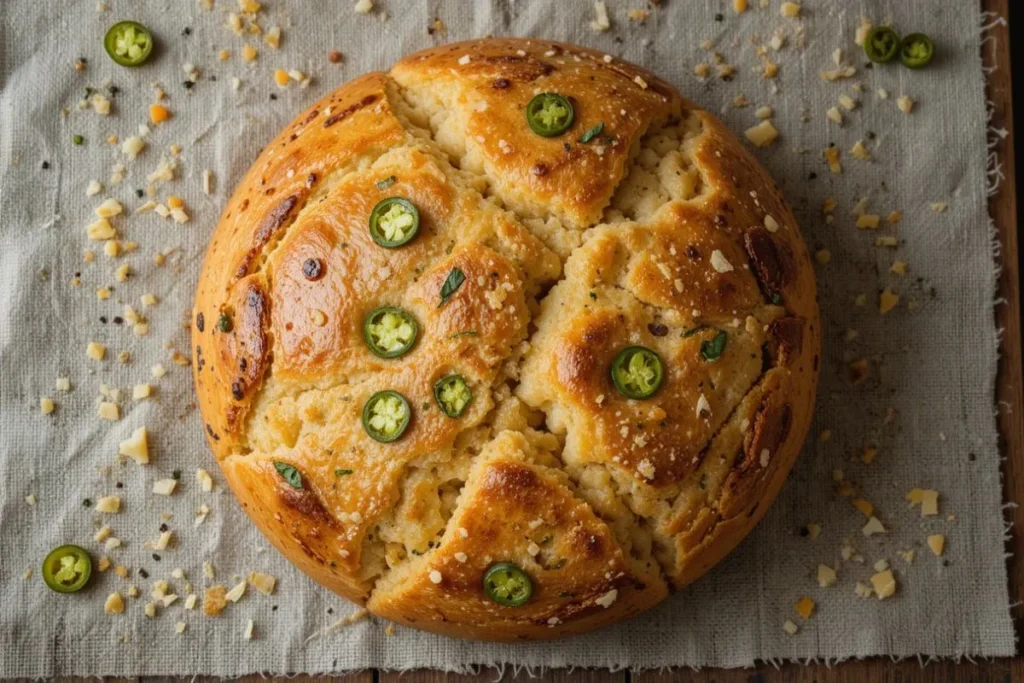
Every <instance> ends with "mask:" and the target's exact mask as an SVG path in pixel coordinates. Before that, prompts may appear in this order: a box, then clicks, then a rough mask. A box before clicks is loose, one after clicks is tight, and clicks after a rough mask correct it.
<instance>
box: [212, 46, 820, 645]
mask: <svg viewBox="0 0 1024 683" xmlns="http://www.w3.org/2000/svg"><path fill="white" fill-rule="evenodd" d="M541 92H558V93H561V94H563V95H566V96H568V97H570V98H571V100H572V102H573V106H574V109H575V113H576V121H575V123H574V125H573V126H572V128H571V129H570V130H569V131H568V132H566V133H565V134H564V135H562V136H560V137H554V138H544V137H540V136H538V135H536V134H534V133H533V132H532V131H531V130H530V128H529V127H528V126H527V125H526V121H525V118H524V110H525V107H526V104H527V103H528V102H529V101H530V99H531V98H532V97H533V96H534V95H536V94H538V93H541ZM599 123H603V131H602V134H601V135H600V136H597V137H595V138H594V139H593V140H591V141H589V142H587V143H582V142H580V137H581V136H582V134H583V133H584V132H585V131H587V130H590V129H591V128H593V127H594V126H596V125H597V124H599ZM391 196H402V197H406V198H408V199H409V200H411V201H412V202H413V203H414V204H415V205H416V207H417V208H418V210H419V214H420V228H419V232H418V234H417V236H416V238H415V239H414V240H413V241H411V242H410V243H409V244H408V245H406V246H404V247H402V248H399V249H385V248H382V247H380V246H379V245H377V244H375V243H374V242H373V240H372V239H371V238H370V235H369V232H368V229H367V217H368V215H369V213H370V211H371V209H372V208H373V207H374V205H375V204H376V203H377V202H379V201H380V200H382V199H384V198H386V197H391ZM310 261H314V262H315V263H316V264H317V268H316V269H315V270H316V273H315V277H310V275H309V272H308V269H307V268H305V267H304V266H305V265H306V264H308V263H309V262H310ZM455 268H458V269H459V270H461V271H462V272H463V273H464V274H465V280H464V283H463V284H462V286H461V287H459V288H458V289H457V290H456V291H455V292H454V293H453V294H452V295H451V297H450V298H449V299H446V300H445V301H444V303H443V305H441V304H440V298H439V296H440V294H439V293H440V291H441V289H442V287H443V284H444V282H445V280H446V278H447V276H448V275H449V273H451V272H452V271H453V269H455ZM385 305H387V306H399V307H401V308H403V309H405V310H406V311H408V312H410V313H411V314H412V315H413V317H414V318H415V320H416V321H417V323H418V326H419V335H418V337H417V340H416V342H415V345H414V346H413V347H412V349H411V351H410V352H408V353H407V354H405V355H403V356H401V357H399V358H391V359H388V358H380V357H378V356H376V355H374V354H373V353H371V351H370V350H369V349H368V348H367V346H366V344H365V343H364V340H363V336H362V324H363V319H364V317H365V315H366V314H367V313H368V312H369V311H371V310H373V309H375V308H377V307H379V306H385ZM223 318H226V319H227V320H229V321H230V322H229V324H228V325H227V326H226V329H225V327H222V325H221V324H220V321H221V320H222V319H223ZM819 328H820V323H819V318H818V309H817V303H816V298H815V285H814V279H813V271H812V269H811V265H810V262H809V259H808V255H807V250H806V248H805V246H804V244H803V241H802V239H801V237H800V233H799V229H798V227H797V225H796V221H795V219H794V217H793V214H792V212H791V211H790V209H789V208H788V206H787V205H786V204H785V202H784V200H783V199H782V197H781V195H780V193H779V191H778V189H777V187H776V186H775V185H774V183H773V182H772V181H771V179H770V178H769V177H768V175H767V174H766V173H765V171H764V170H763V169H762V168H761V167H760V166H759V165H758V164H757V163H756V162H755V161H754V159H753V158H752V157H751V156H750V154H749V153H748V152H747V151H746V150H744V149H743V147H742V146H741V144H740V143H739V142H738V141H737V140H736V138H735V137H734V136H733V135H732V134H731V133H730V132H729V131H728V130H727V129H726V128H725V127H724V126H723V125H722V124H721V123H720V122H719V121H718V120H717V119H716V118H714V117H713V116H711V115H709V114H707V113H706V112H703V111H701V110H700V109H698V108H697V107H696V106H695V105H693V104H692V103H690V102H688V101H686V100H684V99H683V98H682V97H681V96H680V95H679V94H678V93H677V92H676V91H675V89H673V88H672V87H671V86H670V85H668V84H667V83H665V82H664V81H661V80H660V79H658V78H657V77H656V76H654V75H653V74H651V73H649V72H647V71H646V70H644V69H641V68H639V67H636V66H633V65H630V64H626V63H623V62H620V61H618V60H615V59H612V60H611V61H608V60H607V59H606V57H605V56H604V55H602V54H600V53H596V52H593V51H590V50H586V49H583V48H579V47H575V46H572V45H567V44H560V43H552V42H550V41H537V40H521V39H483V40H478V41H471V42H467V43H456V44H452V45H446V46H441V47H438V48H434V49H431V50H427V51H424V52H421V53H417V54H414V55H411V56H409V57H406V58H405V59H403V60H402V61H400V62H399V63H398V64H396V65H395V66H394V67H393V68H392V70H391V71H390V72H389V73H387V74H384V73H371V74H367V75H365V76H363V77H361V78H358V79H356V80H354V81H352V82H350V83H348V84H346V85H344V86H342V87H340V88H338V89H337V90H335V91H334V92H333V93H331V94H329V95H328V96H326V97H325V98H323V99H322V100H320V101H319V102H317V103H315V104H314V105H312V106H311V107H310V108H309V109H308V110H307V111H305V112H303V113H302V114H301V115H300V116H298V117H297V118H296V119H295V121H294V122H293V123H292V124H290V125H289V126H288V127H287V128H285V130H284V131H282V133H281V134H280V135H279V136H278V137H277V138H276V139H275V140H274V141H273V142H271V143H270V144H269V145H268V146H267V147H266V148H265V149H264V150H263V152H262V153H261V154H260V156H259V158H258V159H257V160H256V162H255V163H254V165H253V166H252V168H251V169H250V171H249V172H248V174H247V175H246V176H245V178H244V179H243V180H242V182H241V183H240V185H239V186H238V188H237V190H236V192H235V194H234V196H233V197H232V198H231V200H230V201H229V203H228V205H227V207H226V208H225V210H224V213H223V215H222V217H221V221H220V224H219V226H218V228H217V230H216V231H215V233H214V235H213V237H212V239H211V242H210V246H209V249H208V252H207V255H206V259H205V261H204V265H203V270H202V275H201V278H200V281H199V286H198V291H197V294H196V299H195V307H194V310H193V316H192V336H193V373H194V377H195V382H196V387H197V392H198V396H199V403H200V408H201V411H202V414H203V419H204V423H205V429H206V433H207V437H208V441H209V443H210V447H211V449H212V450H213V453H214V455H215V457H216V458H217V460H218V462H219V463H220V465H221V468H222V470H223V472H224V475H225V478H226V480H227V482H228V484H229V485H230V486H231V488H232V490H233V491H234V492H235V494H236V497H237V498H238V500H239V502H240V503H241V505H242V506H243V508H244V509H245V510H246V511H247V513H248V514H249V515H250V516H251V517H252V519H253V520H254V521H255V522H256V524H257V525H258V526H259V527H260V529H261V530H262V531H263V533H264V534H265V535H266V536H267V537H268V538H269V539H270V541H271V542H272V543H273V544H274V545H275V546H276V547H277V548H278V549H279V550H280V551H281V552H282V553H284V554H285V555H286V556H287V557H288V558H289V559H290V560H291V561H292V562H293V563H295V564H296V565H297V566H299V567H300V568H301V569H302V570H303V571H305V572H306V573H307V574H309V575H310V576H311V577H312V578H314V579H315V580H316V581H318V582H319V583H321V584H322V585H324V586H326V587H327V588H330V589H331V590H333V591H335V592H337V593H339V594H341V595H343V596H345V597H347V598H349V599H350V600H353V601H354V602H357V603H359V604H362V605H365V606H367V607H368V608H369V609H370V610H371V611H372V612H373V613H375V614H378V615H380V616H382V617H385V618H388V619H391V620H393V621H396V622H399V623H402V624H406V625H409V626H412V627H415V628H420V629H425V630H430V631H435V632H439V633H444V634H448V635H453V636H459V637H467V638H478V639H488V640H519V639H539V638H552V637H558V636H563V635H568V634H572V633H578V632H582V631H586V630H589V629H592V628H596V627H598V626H601V625H605V624H609V623H613V622H615V621H618V620H620V619H623V618H625V617H627V616H630V615H633V614H636V613H638V612H640V611H642V610H644V609H646V608H648V607H650V606H651V605H654V604H656V603H657V602H659V601H660V600H662V599H663V598H664V597H665V595H667V594H668V592H669V591H670V590H671V589H673V588H678V587H681V586H683V585H685V584H687V583H689V582H690V581H693V580H694V579H696V578H697V577H699V576H700V575H701V574H703V573H704V572H706V571H707V570H708V569H709V568H710V567H711V566H713V565H714V564H715V563H716V562H717V561H719V560H720V559H721V558H722V557H724V556H725V555H726V554H728V552H729V551H731V550H732V549H733V548H734V547H735V546H736V545H737V544H738V543H739V541H740V540H742V538H743V537H744V536H745V535H746V534H747V533H748V532H749V531H750V529H751V528H752V527H753V526H754V525H755V524H756V522H757V521H758V520H759V519H760V517H761V516H762V515H763V514H764V512H765V511H766V510H767V508H768V506H769V505H770V503H771V501H772V500H773V499H774V497H775V495H776V494H777V493H778V490H779V489H780V488H781V486H782V483H783V481H784V479H785V476H786V474H787V473H788V471H789V469H790V467H791V465H792V463H793V461H794V460H795V458H796V456H797V454H798V452H799V449H800V446H801V444H802V442H803V439H804V437H805V435H806V432H807V429H808V425H809V422H810V418H811V412H812V408H813V401H814V393H815V387H816V382H817V373H818V356H819V353H820V329H819ZM722 332H724V333H725V335H726V336H725V339H726V343H725V346H724V348H723V349H722V350H721V354H720V355H719V356H717V357H715V358H711V359H709V358H707V357H705V353H704V349H705V348H706V346H707V344H708V343H709V342H710V341H711V340H712V339H714V338H715V337H716V336H717V335H719V334H720V333H722ZM636 344H640V345H643V346H645V347H648V348H650V349H653V350H655V351H656V352H657V353H658V354H659V356H660V357H661V359H662V360H663V362H664V367H665V374H664V381H663V384H662V386H661V387H660V389H659V390H658V392H657V393H656V394H654V395H653V396H652V397H650V398H647V399H644V400H632V399H627V398H626V397H625V396H623V395H622V394H619V393H618V392H617V391H616V389H615V387H614V385H613V383H612V382H611V380H610V377H609V372H608V368H609V365H610V363H611V362H612V359H613V358H614V356H615V355H616V353H617V352H618V351H619V350H620V349H621V348H623V347H625V346H629V345H636ZM453 372H457V373H458V374H460V375H462V376H463V377H464V378H465V379H466V381H467V383H468V385H469V386H470V388H471V389H472V400H471V401H470V403H469V404H468V406H467V408H466V410H465V412H464V413H463V414H462V415H461V416H460V417H458V418H455V419H453V418H451V417H448V416H446V415H445V414H444V413H443V412H442V411H441V410H439V408H438V406H437V404H436V403H435V402H434V397H433V386H434V383H435V382H436V381H437V380H438V379H439V378H441V377H444V376H446V375H448V374H450V373H453ZM385 389H392V390H396V391H398V392H400V393H401V394H402V395H404V396H405V397H406V398H407V399H408V402H409V405H410V407H411V409H412V419H411V422H410V424H409V427H408V430H407V431H406V433H405V434H404V435H403V436H402V438H401V439H399V440H397V441H394V442H391V443H380V442H378V441H375V440H374V439H372V438H370V436H369V435H368V434H367V433H366V431H365V430H364V429H363V427H362V424H361V411H362V407H363V404H364V403H365V402H366V401H367V399H368V398H369V397H370V396H371V395H373V394H374V393H375V392H377V391H381V390H385ZM281 467H292V468H294V469H295V472H296V473H297V476H298V477H299V479H298V481H299V483H300V486H298V487H296V486H294V485H293V483H289V481H288V480H286V478H284V477H283V476H282V475H281V473H280V468H281ZM497 562H514V563H515V564H517V565H518V566H520V567H522V568H523V569H524V570H525V571H526V573H527V575H528V576H529V577H530V578H531V580H532V582H533V595H532V597H531V598H530V600H529V601H528V602H527V603H526V604H525V605H523V606H520V607H508V606H502V605H499V604H496V603H494V602H492V601H490V600H489V599H488V598H487V597H486V596H485V594H484V590H483V585H482V577H483V574H484V573H485V572H486V570H487V569H488V567H489V566H491V565H492V564H494V563H497Z"/></svg>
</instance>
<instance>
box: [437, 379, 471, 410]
mask: <svg viewBox="0 0 1024 683" xmlns="http://www.w3.org/2000/svg"><path fill="white" fill-rule="evenodd" d="M434 400H435V401H437V405H438V407H440V408H441V412H443V413H444V414H445V415H447V416H448V417H451V418H456V417H462V413H464V412H466V407H467V406H468V405H469V402H470V401H472V400H473V391H472V390H471V389H470V388H469V384H467V383H466V378H465V377H463V376H462V375H448V376H446V377H442V378H441V379H439V380H437V382H436V383H435V384H434Z"/></svg>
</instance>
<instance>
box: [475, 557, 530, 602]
mask: <svg viewBox="0 0 1024 683" xmlns="http://www.w3.org/2000/svg"><path fill="white" fill-rule="evenodd" d="M484 593H485V594H486V595H487V597H488V598H490V599H491V600H492V601H493V602H496V603H498V604H499V605H503V606H505V607H520V606H522V605H525V604H526V602H527V601H528V600H529V599H530V596H531V595H533V582H532V581H530V577H529V576H527V574H526V572H524V571H523V570H522V569H521V568H520V567H518V566H516V565H514V564H512V563H511V562H499V563H498V564H494V565H491V567H490V568H489V569H488V570H487V572H486V573H485V574H484Z"/></svg>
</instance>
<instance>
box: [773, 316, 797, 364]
mask: <svg viewBox="0 0 1024 683" xmlns="http://www.w3.org/2000/svg"><path fill="white" fill-rule="evenodd" d="M803 336H804V321H803V318H795V317H792V316H787V317H785V318H776V319H775V320H773V321H772V322H771V323H770V324H769V325H768V340H769V352H770V353H771V356H772V358H774V359H775V363H776V364H777V365H789V364H790V363H791V362H793V359H794V358H795V357H796V356H797V355H798V354H799V353H800V347H801V344H802V342H803Z"/></svg>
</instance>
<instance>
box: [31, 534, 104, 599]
mask: <svg viewBox="0 0 1024 683" xmlns="http://www.w3.org/2000/svg"><path fill="white" fill-rule="evenodd" d="M91 575H92V558H90V557H89V553H87V552H86V551H85V549H84V548H81V547H79V546H77V545H71V544H68V545H62V546H60V547H58V548H54V549H53V550H51V551H50V554H49V555H47V556H46V559H45V560H43V581H45V582H46V585H47V586H49V587H50V588H51V589H52V590H54V591H56V592H58V593H77V592H78V591H80V590H82V589H83V588H85V584H87V583H89V577H90V576H91Z"/></svg>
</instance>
